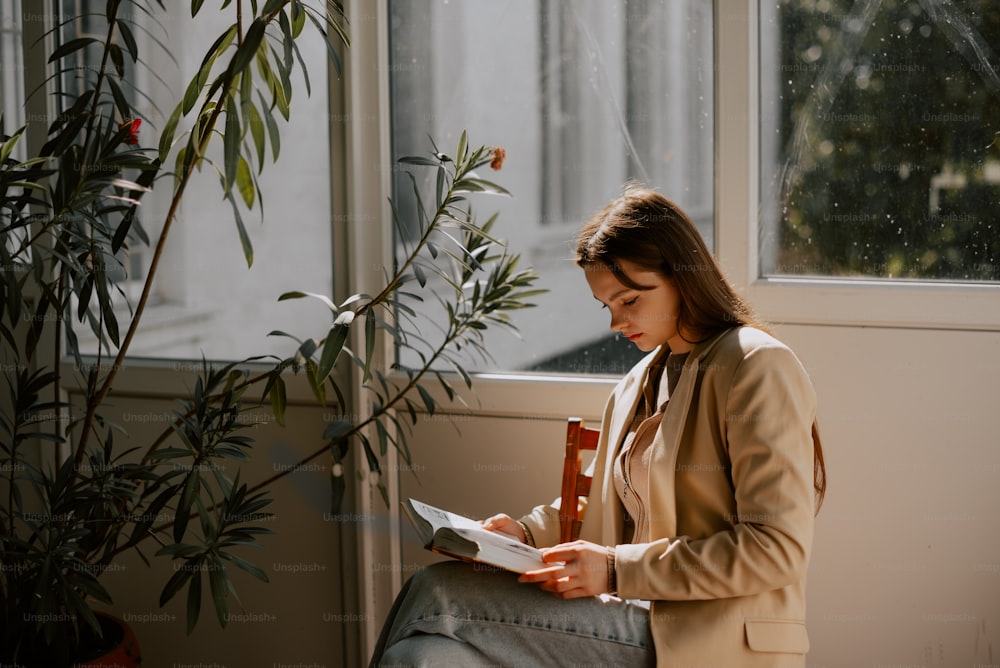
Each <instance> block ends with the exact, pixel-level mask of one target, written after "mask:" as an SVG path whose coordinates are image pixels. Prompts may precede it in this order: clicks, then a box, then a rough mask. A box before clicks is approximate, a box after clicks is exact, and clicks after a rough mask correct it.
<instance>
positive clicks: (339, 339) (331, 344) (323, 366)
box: [316, 311, 354, 383]
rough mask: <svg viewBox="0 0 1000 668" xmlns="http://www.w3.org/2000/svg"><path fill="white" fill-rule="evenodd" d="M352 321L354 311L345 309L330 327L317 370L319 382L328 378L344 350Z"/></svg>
mask: <svg viewBox="0 0 1000 668" xmlns="http://www.w3.org/2000/svg"><path fill="white" fill-rule="evenodd" d="M352 322H354V311H344V312H343V313H341V314H340V315H338V316H337V319H336V320H335V321H334V322H333V326H331V327H330V331H329V333H328V334H327V335H326V342H325V343H324V344H323V354H322V355H321V356H320V360H319V368H318V369H317V371H316V376H317V380H318V381H319V382H321V383H322V382H323V381H324V380H326V377H327V376H329V375H330V372H331V371H332V370H333V368H334V366H335V365H336V363H337V358H338V357H339V356H340V351H341V350H343V348H344V344H345V343H346V342H347V335H348V333H349V332H350V329H351V323H352Z"/></svg>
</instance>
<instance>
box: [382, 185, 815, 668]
mask: <svg viewBox="0 0 1000 668" xmlns="http://www.w3.org/2000/svg"><path fill="white" fill-rule="evenodd" d="M576 261H577V264H578V265H579V266H580V267H581V268H582V269H583V270H584V272H585V276H586V279H587V282H588V284H589V285H590V289H591V291H592V292H593V295H594V297H595V298H596V299H597V300H598V301H599V302H601V304H602V305H603V306H604V307H605V308H607V309H608V310H609V311H610V314H611V329H612V330H614V331H615V332H618V333H619V334H622V335H624V336H626V337H627V338H628V339H629V340H630V341H632V342H633V343H634V344H635V345H636V346H637V347H638V348H639V349H641V350H643V351H648V352H649V354H648V355H647V356H646V357H645V359H643V360H642V361H641V362H639V363H638V364H637V365H636V366H635V367H634V368H633V369H632V370H631V371H630V372H629V373H628V374H627V375H626V376H625V378H623V379H622V380H621V382H619V384H618V385H617V387H616V388H615V390H614V392H613V393H612V395H611V397H610V399H609V400H608V404H607V406H606V408H605V411H604V419H603V422H602V426H601V439H600V443H599V446H598V450H597V454H596V457H595V459H594V464H593V465H592V467H591V469H592V473H593V475H594V482H593V487H592V489H593V490H594V491H593V492H592V493H591V496H590V499H589V502H588V505H587V508H586V512H585V514H584V520H583V526H582V528H581V532H580V540H578V541H575V542H572V543H566V544H561V545H560V544H558V543H559V519H558V508H556V507H555V506H553V505H548V506H539V507H537V508H535V509H534V510H533V511H532V512H531V513H530V514H529V515H526V516H525V517H522V518H521V519H519V520H514V519H512V518H510V517H508V516H507V515H497V516H495V517H491V518H489V519H488V520H486V521H485V522H484V525H485V526H486V528H488V529H491V530H494V531H500V532H503V533H506V534H509V535H511V536H514V537H516V538H517V539H518V540H521V541H522V542H527V543H530V544H534V545H536V546H538V547H541V548H543V554H544V560H545V561H546V562H548V563H551V564H552V565H551V566H550V567H547V568H544V569H539V570H536V571H532V572H528V573H525V574H523V575H521V576H520V577H517V576H514V575H512V574H506V573H493V572H487V571H485V570H483V569H476V568H475V567H471V566H468V565H465V564H459V563H448V564H439V565H435V566H432V567H430V568H428V569H425V570H424V571H423V572H421V573H419V574H418V575H417V576H415V577H414V578H412V579H411V580H410V582H409V583H408V584H407V586H406V587H405V588H404V591H403V592H401V593H400V596H399V598H398V599H397V601H396V604H395V606H394V608H393V611H392V613H391V614H390V617H389V619H388V621H387V622H386V626H385V628H384V630H383V633H382V638H381V639H380V642H379V647H378V648H377V649H376V654H375V657H374V658H373V665H386V664H389V665H428V666H431V665H437V666H450V665H456V666H458V665H461V666H475V665H523V666H558V665H567V666H569V665H628V666H632V665H654V664H655V665H661V666H671V667H676V666H741V667H744V666H804V665H805V654H806V652H807V651H808V649H809V641H808V637H807V634H806V629H805V575H806V568H807V565H808V561H809V554H810V550H811V545H812V534H813V518H814V515H815V512H816V511H817V510H818V507H819V505H820V504H821V503H822V499H823V495H824V493H825V490H826V479H825V469H824V466H823V455H822V449H821V447H820V443H819V437H818V432H817V431H816V427H815V417H816V400H815V394H814V392H813V388H812V385H811V383H810V381H809V378H808V376H807V375H806V372H805V370H804V369H803V367H802V365H801V364H800V363H799V361H798V359H796V357H795V355H794V354H793V353H792V352H791V351H790V350H789V349H788V348H787V347H786V346H785V345H784V344H782V343H781V342H779V341H778V340H776V339H775V338H773V337H772V336H770V335H769V334H767V333H766V332H765V331H763V329H762V327H761V326H760V324H759V323H758V322H757V321H756V319H755V317H754V315H753V313H752V311H751V310H750V308H749V307H748V306H747V304H746V303H745V302H744V301H743V300H742V299H741V298H740V297H739V296H738V295H737V294H736V293H735V291H734V290H733V289H732V287H731V286H730V285H729V283H728V282H727V281H726V279H725V277H724V276H723V275H722V272H721V271H720V269H719V267H718V265H717V264H716V262H715V260H714V259H713V257H712V255H711V253H710V252H709V251H708V248H707V247H706V246H705V243H704V241H703V240H702V239H701V236H700V235H699V234H698V231H697V228H695V226H694V224H693V223H692V222H691V221H690V219H689V218H688V217H687V216H686V215H685V214H684V213H683V212H682V211H681V210H680V209H679V208H678V207H677V206H676V205H674V204H673V203H672V202H670V201H669V200H667V199H666V198H664V197H663V196H662V195H660V194H658V193H656V192H654V191H652V190H649V189H647V188H644V187H640V186H636V185H630V186H627V187H626V189H625V191H624V194H623V195H622V196H621V197H619V198H617V199H615V200H613V201H612V202H611V203H609V204H608V205H607V206H606V207H605V208H604V209H603V210H602V211H600V212H599V213H598V214H597V215H596V216H594V218H593V219H591V220H590V222H588V223H587V224H586V225H585V226H584V227H583V229H582V231H581V233H580V236H579V240H578V243H577V249H576ZM525 583H534V584H536V585H537V587H530V586H526V584H525ZM552 594H555V596H552ZM560 599H562V600H560ZM379 662H382V663H381V664H380V663H379Z"/></svg>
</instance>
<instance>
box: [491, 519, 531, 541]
mask: <svg viewBox="0 0 1000 668" xmlns="http://www.w3.org/2000/svg"><path fill="white" fill-rule="evenodd" d="M483 528H484V529H486V530H487V531H496V532H497V533H503V534H507V535H508V536H510V537H512V538H515V539H517V540H519V541H521V542H522V543H525V542H527V538H526V537H525V535H524V529H523V528H522V527H521V525H520V524H518V523H517V520H515V519H514V518H513V517H511V516H509V515H503V514H500V515H494V516H493V517H487V518H486V519H485V520H483Z"/></svg>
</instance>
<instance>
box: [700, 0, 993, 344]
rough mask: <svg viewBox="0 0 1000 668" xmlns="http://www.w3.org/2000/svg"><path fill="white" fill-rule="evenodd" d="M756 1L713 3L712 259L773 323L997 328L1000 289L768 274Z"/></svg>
mask: <svg viewBox="0 0 1000 668" xmlns="http://www.w3.org/2000/svg"><path fill="white" fill-rule="evenodd" d="M759 20H760V13H759V0H743V2H740V3H732V2H724V1H723V0H716V4H715V36H716V45H717V47H716V48H717V50H716V56H715V57H716V64H717V69H716V76H717V78H716V82H715V84H716V105H717V106H716V143H715V146H716V157H715V161H716V162H715V165H716V193H717V194H716V240H715V243H716V246H715V252H716V256H717V257H718V258H719V259H720V261H721V262H722V264H723V268H724V269H725V271H726V273H727V275H728V276H729V278H730V280H731V281H732V282H733V283H734V284H735V286H736V287H737V289H739V290H740V291H741V292H742V293H743V294H744V295H745V296H746V297H747V298H748V299H749V301H750V303H751V304H752V305H753V306H754V308H755V309H756V310H757V312H758V314H759V315H760V316H761V317H762V318H763V319H764V320H765V321H768V322H772V323H776V324H809V325H827V326H869V327H895V328H912V329H947V330H986V331H997V330H1000V283H973V282H967V283H966V282H955V281H914V280H892V279H844V278H832V277H831V278H822V277H808V278H806V277H799V276H763V275H761V272H760V269H759V267H760V249H759V246H758V243H757V239H759V238H760V237H759V233H760V220H759V218H758V216H757V213H756V212H759V211H761V210H762V202H761V199H760V177H761V174H760V141H761V139H760V135H761V129H760V114H759V109H760V100H761V92H760V39H759V35H760V27H759Z"/></svg>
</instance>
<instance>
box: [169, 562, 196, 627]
mask: <svg viewBox="0 0 1000 668" xmlns="http://www.w3.org/2000/svg"><path fill="white" fill-rule="evenodd" d="M188 564H190V561H189V562H188ZM200 567H201V563H200V562H195V568H198V569H200ZM161 605H162V604H161ZM200 614H201V570H195V571H194V572H193V573H192V578H191V584H189V585H188V596H187V634H188V635H191V632H192V631H194V627H195V626H197V625H198V616H199V615H200Z"/></svg>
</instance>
